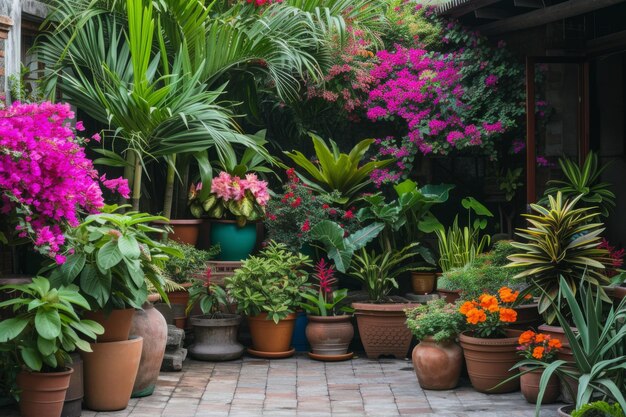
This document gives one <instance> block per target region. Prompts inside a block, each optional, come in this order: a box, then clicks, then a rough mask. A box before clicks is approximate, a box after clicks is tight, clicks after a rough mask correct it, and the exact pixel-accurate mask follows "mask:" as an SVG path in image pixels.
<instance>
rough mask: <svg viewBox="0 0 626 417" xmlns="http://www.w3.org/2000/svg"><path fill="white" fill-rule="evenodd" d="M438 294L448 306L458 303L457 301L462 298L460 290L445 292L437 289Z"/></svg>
mask: <svg viewBox="0 0 626 417" xmlns="http://www.w3.org/2000/svg"><path fill="white" fill-rule="evenodd" d="M437 292H438V293H439V295H440V296H441V298H443V299H445V300H446V303H448V304H454V303H456V300H458V299H459V298H461V291H460V290H443V289H441V288H437Z"/></svg>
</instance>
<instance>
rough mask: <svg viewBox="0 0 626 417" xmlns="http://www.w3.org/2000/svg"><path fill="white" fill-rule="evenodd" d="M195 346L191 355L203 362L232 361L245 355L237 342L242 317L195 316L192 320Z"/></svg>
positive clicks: (191, 349) (191, 348) (226, 315)
mask: <svg viewBox="0 0 626 417" xmlns="http://www.w3.org/2000/svg"><path fill="white" fill-rule="evenodd" d="M190 321H191V325H192V326H193V332H194V336H195V337H194V344H193V345H191V346H189V354H190V355H191V357H192V358H194V359H199V360H203V361H230V360H233V359H238V358H240V357H241V355H243V351H244V347H243V345H242V344H240V343H239V342H238V341H237V330H238V329H239V324H240V323H241V316H239V315H236V314H222V315H221V317H220V318H211V317H209V316H194V317H191V319H190Z"/></svg>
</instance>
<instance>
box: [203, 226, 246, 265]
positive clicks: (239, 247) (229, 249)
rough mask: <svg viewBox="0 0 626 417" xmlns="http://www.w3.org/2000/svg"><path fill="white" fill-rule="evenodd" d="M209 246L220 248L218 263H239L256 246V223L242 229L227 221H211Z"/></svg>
mask: <svg viewBox="0 0 626 417" xmlns="http://www.w3.org/2000/svg"><path fill="white" fill-rule="evenodd" d="M210 237H211V244H212V245H215V244H218V243H219V245H220V247H221V248H222V250H221V252H220V254H219V255H218V256H217V260H218V261H241V260H242V259H246V258H247V257H248V256H250V254H251V253H252V251H253V250H254V247H255V246H256V240H257V236H256V223H247V224H246V225H245V226H244V227H239V226H237V223H235V222H234V221H229V220H216V221H211V233H210Z"/></svg>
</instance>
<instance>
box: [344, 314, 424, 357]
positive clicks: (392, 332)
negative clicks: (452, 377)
mask: <svg viewBox="0 0 626 417" xmlns="http://www.w3.org/2000/svg"><path fill="white" fill-rule="evenodd" d="M417 305H418V304H412V303H397V304H371V303H352V307H353V308H354V310H355V311H354V315H355V316H356V320H357V325H358V327H359V335H360V336H361V342H362V343H363V347H364V348H365V353H366V354H367V357H368V358H369V359H377V358H378V357H379V356H381V355H391V356H395V357H396V358H397V359H403V358H406V356H407V354H408V352H409V347H410V345H411V339H412V338H413V335H412V334H411V331H410V330H409V329H408V328H407V327H406V324H405V322H406V315H405V314H404V310H405V309H407V308H413V307H416V306H417Z"/></svg>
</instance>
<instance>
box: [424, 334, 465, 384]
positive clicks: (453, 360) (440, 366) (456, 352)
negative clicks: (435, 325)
mask: <svg viewBox="0 0 626 417" xmlns="http://www.w3.org/2000/svg"><path fill="white" fill-rule="evenodd" d="M412 359H413V368H414V369H415V375H417V382H418V383H419V384H420V387H422V388H424V389H433V390H447V389H453V388H455V387H456V386H457V385H458V384H459V377H460V375H461V368H462V366H463V349H461V347H460V346H459V345H457V344H456V343H454V341H444V342H439V343H437V342H435V340H434V339H433V338H432V337H427V338H425V339H424V340H422V341H420V343H419V344H418V345H417V346H415V348H414V349H413V355H412Z"/></svg>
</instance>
